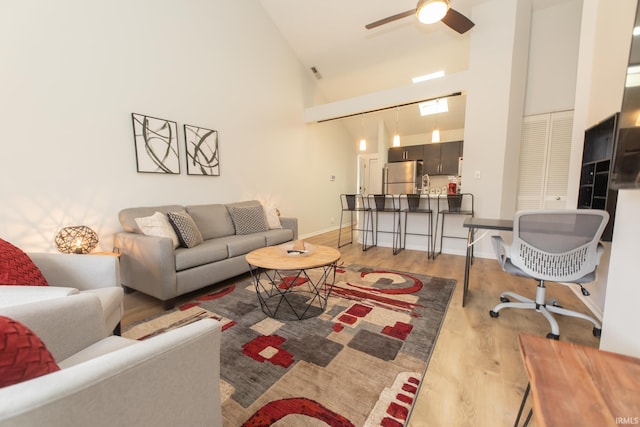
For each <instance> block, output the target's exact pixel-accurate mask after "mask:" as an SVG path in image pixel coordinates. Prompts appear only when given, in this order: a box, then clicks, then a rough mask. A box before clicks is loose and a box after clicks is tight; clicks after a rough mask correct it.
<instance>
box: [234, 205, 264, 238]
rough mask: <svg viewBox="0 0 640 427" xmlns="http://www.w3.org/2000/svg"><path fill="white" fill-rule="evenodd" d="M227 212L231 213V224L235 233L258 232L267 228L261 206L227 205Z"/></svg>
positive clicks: (241, 234)
mask: <svg viewBox="0 0 640 427" xmlns="http://www.w3.org/2000/svg"><path fill="white" fill-rule="evenodd" d="M229 213H230V214H231V219H232V220H233V225H234V226H235V227H236V234H237V235H240V236H243V235H247V234H253V233H260V232H263V231H267V230H268V229H269V226H267V220H266V218H265V216H264V208H263V207H262V206H249V207H240V206H231V207H229Z"/></svg>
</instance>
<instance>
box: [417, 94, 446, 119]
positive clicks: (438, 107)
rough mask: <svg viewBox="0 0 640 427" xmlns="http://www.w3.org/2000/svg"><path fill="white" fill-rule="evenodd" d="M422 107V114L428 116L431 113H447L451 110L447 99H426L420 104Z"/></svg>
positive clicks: (419, 106)
mask: <svg viewBox="0 0 640 427" xmlns="http://www.w3.org/2000/svg"><path fill="white" fill-rule="evenodd" d="M418 108H420V115H421V116H428V115H430V114H438V113H446V112H447V111H449V103H448V102H447V99H446V98H444V99H433V100H431V101H425V102H421V103H420V104H418Z"/></svg>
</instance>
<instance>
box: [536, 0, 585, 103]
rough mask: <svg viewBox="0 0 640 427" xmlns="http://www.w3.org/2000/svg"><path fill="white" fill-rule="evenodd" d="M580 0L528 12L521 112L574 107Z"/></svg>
mask: <svg viewBox="0 0 640 427" xmlns="http://www.w3.org/2000/svg"><path fill="white" fill-rule="evenodd" d="M581 15H582V0H566V1H563V2H558V3H551V2H549V5H548V6H547V7H545V8H542V9H536V10H534V12H533V13H532V15H531V43H530V45H529V68H528V71H527V96H526V100H525V108H524V114H525V116H530V115H534V114H541V113H549V112H553V111H565V110H573V107H574V105H573V104H574V101H575V94H576V85H575V82H576V72H577V68H578V46H579V42H580V22H581V19H580V17H581Z"/></svg>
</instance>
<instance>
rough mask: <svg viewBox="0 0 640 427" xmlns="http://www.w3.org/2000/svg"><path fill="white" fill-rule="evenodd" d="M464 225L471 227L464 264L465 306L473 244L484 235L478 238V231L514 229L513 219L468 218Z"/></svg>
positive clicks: (463, 292) (463, 296) (463, 294)
mask: <svg viewBox="0 0 640 427" xmlns="http://www.w3.org/2000/svg"><path fill="white" fill-rule="evenodd" d="M462 226H463V227H465V228H468V229H469V232H468V234H467V255H466V260H465V265H464V288H463V290H462V306H463V307H464V302H465V298H466V297H467V289H469V268H470V267H471V264H473V245H475V244H476V242H477V241H478V240H480V239H481V238H482V237H484V235H482V236H480V237H479V238H478V239H477V240H476V231H477V230H480V229H483V230H498V231H513V220H510V219H487V218H468V219H467V220H465V222H464V223H463V224H462Z"/></svg>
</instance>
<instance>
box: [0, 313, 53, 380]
mask: <svg viewBox="0 0 640 427" xmlns="http://www.w3.org/2000/svg"><path fill="white" fill-rule="evenodd" d="M59 370H60V367H59V366H58V364H57V363H56V361H55V360H54V358H53V356H52V355H51V353H50V352H49V350H48V349H47V346H46V345H45V344H44V342H42V340H41V339H40V338H38V336H37V335H36V334H35V333H33V331H31V329H29V328H27V327H26V326H25V325H23V324H22V323H20V322H18V321H16V320H12V319H9V318H8V317H5V316H0V388H2V387H7V386H10V385H13V384H17V383H20V382H22V381H27V380H30V379H33V378H37V377H39V376H42V375H45V374H48V373H51V372H55V371H59Z"/></svg>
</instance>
